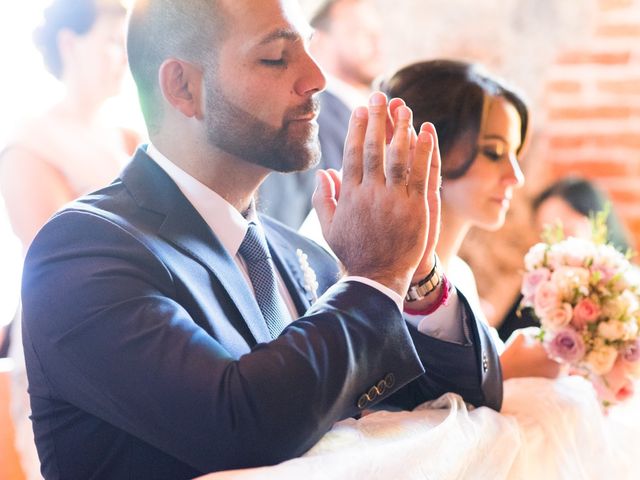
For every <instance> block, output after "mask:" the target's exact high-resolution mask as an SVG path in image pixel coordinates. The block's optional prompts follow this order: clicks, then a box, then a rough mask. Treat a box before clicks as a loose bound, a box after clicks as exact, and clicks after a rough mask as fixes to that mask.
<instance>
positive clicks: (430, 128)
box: [420, 122, 442, 198]
mask: <svg viewBox="0 0 640 480" xmlns="http://www.w3.org/2000/svg"><path fill="white" fill-rule="evenodd" d="M420 130H421V131H427V132H429V133H430V134H431V136H432V137H433V153H432V154H431V165H430V168H429V183H428V184H427V190H428V193H429V194H431V195H437V196H438V198H440V187H441V185H442V177H441V169H442V160H441V157H440V147H439V146H438V132H436V127H435V126H434V125H433V123H429V122H428V123H426V124H424V125H423V128H421V129H420Z"/></svg>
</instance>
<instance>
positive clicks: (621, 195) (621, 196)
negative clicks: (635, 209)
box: [609, 188, 640, 205]
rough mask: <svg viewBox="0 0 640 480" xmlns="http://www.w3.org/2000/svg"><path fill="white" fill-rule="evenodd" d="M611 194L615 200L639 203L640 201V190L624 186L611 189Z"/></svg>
mask: <svg viewBox="0 0 640 480" xmlns="http://www.w3.org/2000/svg"><path fill="white" fill-rule="evenodd" d="M609 195H610V196H611V199H612V200H613V201H614V202H619V203H630V204H633V205H638V203H640V191H637V190H629V189H622V188H612V189H609Z"/></svg>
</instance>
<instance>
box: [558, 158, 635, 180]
mask: <svg viewBox="0 0 640 480" xmlns="http://www.w3.org/2000/svg"><path fill="white" fill-rule="evenodd" d="M549 164H550V168H551V171H552V172H553V175H554V177H564V176H566V175H569V174H574V175H580V176H582V177H586V178H591V179H597V178H627V177H628V176H629V175H637V173H638V168H637V166H636V165H633V164H631V163H624V162H610V161H606V160H602V159H580V160H570V161H567V160H563V159H554V158H550V159H549Z"/></svg>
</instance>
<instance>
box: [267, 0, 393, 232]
mask: <svg viewBox="0 0 640 480" xmlns="http://www.w3.org/2000/svg"><path fill="white" fill-rule="evenodd" d="M310 23H311V26H312V27H313V28H314V29H315V33H314V36H313V38H312V40H311V54H312V55H313V57H314V58H315V60H316V61H317V62H318V64H319V65H320V66H321V68H322V69H323V72H324V73H325V75H326V77H327V88H326V90H325V91H324V92H322V93H321V94H320V95H319V99H320V114H319V116H318V125H319V134H318V137H319V139H320V149H321V151H322V157H321V160H320V163H319V165H318V166H317V168H316V169H312V170H307V171H304V172H295V173H289V174H281V173H274V174H272V175H270V176H269V177H268V178H267V179H266V181H265V182H264V183H263V184H262V186H261V188H260V196H259V205H258V206H259V208H260V209H261V210H262V211H264V212H265V213H267V214H268V215H270V216H272V217H273V218H276V219H277V220H280V221H281V222H283V223H285V224H286V225H288V226H290V227H292V228H298V227H300V225H301V224H302V222H303V221H304V219H305V218H306V216H307V214H308V213H309V212H310V211H311V208H312V207H311V195H312V194H313V190H314V188H315V172H316V170H317V169H318V168H334V169H336V170H339V169H340V168H341V167H342V153H343V149H344V140H345V137H346V134H347V127H348V125H349V117H350V115H351V111H352V110H353V109H355V108H356V107H357V106H358V105H362V104H366V102H367V98H368V97H369V94H370V93H371V84H372V82H373V80H374V79H375V77H377V76H378V75H380V74H381V73H382V72H383V69H384V61H383V50H382V19H381V17H380V15H379V13H378V11H377V10H376V8H375V6H374V5H373V4H372V3H371V2H370V1H369V0H329V1H324V2H323V3H322V4H321V6H320V7H319V8H318V9H317V10H316V13H315V14H314V15H313V17H312V19H311V21H310Z"/></svg>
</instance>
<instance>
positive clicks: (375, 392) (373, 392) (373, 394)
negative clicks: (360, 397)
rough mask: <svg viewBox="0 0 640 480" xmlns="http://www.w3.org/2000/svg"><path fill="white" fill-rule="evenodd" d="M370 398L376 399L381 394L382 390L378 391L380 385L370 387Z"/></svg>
mask: <svg viewBox="0 0 640 480" xmlns="http://www.w3.org/2000/svg"><path fill="white" fill-rule="evenodd" d="M368 393H369V400H372V401H373V400H374V399H376V398H377V397H378V395H379V394H380V392H379V391H378V387H376V386H373V387H371V388H370V389H369V392H368Z"/></svg>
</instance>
